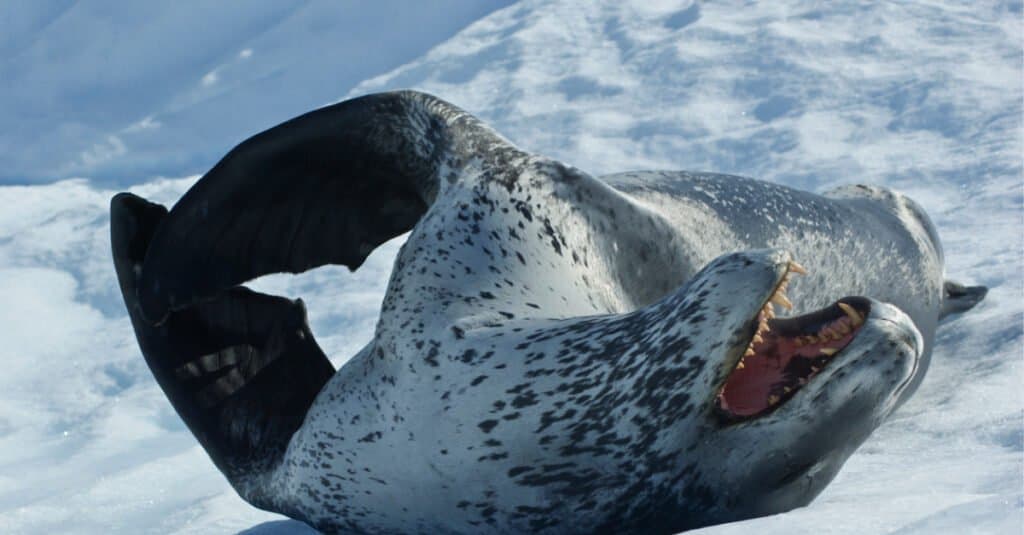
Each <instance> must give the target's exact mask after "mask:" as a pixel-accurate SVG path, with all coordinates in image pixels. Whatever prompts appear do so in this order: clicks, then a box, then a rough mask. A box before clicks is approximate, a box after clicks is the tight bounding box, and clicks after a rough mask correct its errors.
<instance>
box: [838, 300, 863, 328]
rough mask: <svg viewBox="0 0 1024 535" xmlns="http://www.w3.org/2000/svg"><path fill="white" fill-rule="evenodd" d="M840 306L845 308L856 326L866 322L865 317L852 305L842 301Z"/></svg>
mask: <svg viewBox="0 0 1024 535" xmlns="http://www.w3.org/2000/svg"><path fill="white" fill-rule="evenodd" d="M839 308H841V309H843V312H845V313H846V315H847V316H849V318H850V321H852V322H853V326H854V327H856V326H858V325H860V324H861V323H864V318H863V317H862V316H861V315H860V313H859V312H857V311H856V310H855V309H854V308H853V307H852V306H850V305H848V304H846V303H842V302H840V303H839Z"/></svg>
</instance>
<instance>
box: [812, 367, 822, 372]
mask: <svg viewBox="0 0 1024 535" xmlns="http://www.w3.org/2000/svg"><path fill="white" fill-rule="evenodd" d="M820 369H821V368H819V367H817V366H811V373H818V370H820Z"/></svg>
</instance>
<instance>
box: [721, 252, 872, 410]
mask: <svg viewBox="0 0 1024 535" xmlns="http://www.w3.org/2000/svg"><path fill="white" fill-rule="evenodd" d="M794 273H797V274H801V275H803V274H806V273H807V271H806V270H805V269H804V268H803V267H801V266H800V265H799V264H797V263H796V262H789V264H788V269H787V271H786V273H785V275H783V276H782V277H781V278H780V280H779V282H778V283H777V285H776V286H775V288H774V289H773V291H772V293H771V294H770V295H769V296H768V298H767V299H766V300H765V302H764V304H763V305H762V307H761V308H760V310H759V311H758V313H757V315H756V316H755V317H754V318H752V319H751V320H750V329H751V330H753V331H754V333H753V335H752V336H751V337H750V340H749V342H748V343H747V345H746V348H745V350H744V352H743V356H742V357H740V359H739V361H738V362H737V363H736V366H735V367H734V368H733V370H732V371H731V372H730V373H729V375H728V376H727V377H726V379H725V381H724V382H723V384H722V386H721V388H720V389H719V391H718V396H717V397H716V405H717V412H718V413H719V414H720V415H721V416H722V417H723V418H724V419H725V420H726V421H727V422H738V421H743V420H749V419H752V418H757V417H759V416H763V415H765V414H768V413H770V412H771V411H773V410H775V409H776V408H778V407H779V406H781V405H782V404H784V403H785V402H786V401H788V400H789V399H790V398H791V397H793V395H794V394H796V392H797V391H799V390H800V388H802V387H803V386H804V385H806V384H807V383H808V382H809V381H812V380H813V379H814V377H815V376H817V375H818V374H819V373H820V372H821V370H822V369H824V368H825V366H827V365H828V364H829V363H830V362H831V361H832V360H834V359H835V357H836V355H838V354H840V353H841V352H842V351H843V349H844V348H845V347H846V346H847V345H849V344H850V342H851V341H853V339H854V338H855V337H856V336H857V333H858V332H859V331H860V329H861V327H863V325H864V321H865V318H867V316H868V314H869V312H870V311H871V302H870V301H869V300H868V299H866V298H863V297H844V298H842V299H840V300H838V301H836V302H834V303H832V304H831V305H829V306H827V307H825V308H822V309H820V310H817V311H814V312H810V313H808V314H804V315H802V316H794V317H790V318H777V317H775V310H774V305H778V306H781V307H783V308H785V309H787V310H789V309H792V308H793V304H792V303H791V302H790V301H789V298H788V297H787V296H786V288H787V286H788V285H789V281H790V277H791V276H792V275H793V274H794Z"/></svg>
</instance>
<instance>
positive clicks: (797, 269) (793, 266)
mask: <svg viewBox="0 0 1024 535" xmlns="http://www.w3.org/2000/svg"><path fill="white" fill-rule="evenodd" d="M786 267H787V268H788V269H789V271H791V272H793V273H799V274H800V275H806V274H807V269H805V268H804V267H803V266H801V265H800V264H797V263H796V262H794V261H792V260H790V261H789V264H788V265H787V266H786Z"/></svg>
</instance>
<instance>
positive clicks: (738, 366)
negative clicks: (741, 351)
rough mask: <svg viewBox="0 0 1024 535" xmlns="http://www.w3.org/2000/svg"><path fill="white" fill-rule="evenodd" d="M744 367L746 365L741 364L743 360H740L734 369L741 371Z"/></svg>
mask: <svg viewBox="0 0 1024 535" xmlns="http://www.w3.org/2000/svg"><path fill="white" fill-rule="evenodd" d="M746 367H747V365H746V364H743V359H740V361H739V363H737V364H736V369H737V370H742V369H743V368H746Z"/></svg>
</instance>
